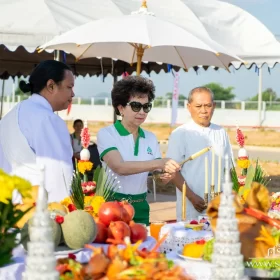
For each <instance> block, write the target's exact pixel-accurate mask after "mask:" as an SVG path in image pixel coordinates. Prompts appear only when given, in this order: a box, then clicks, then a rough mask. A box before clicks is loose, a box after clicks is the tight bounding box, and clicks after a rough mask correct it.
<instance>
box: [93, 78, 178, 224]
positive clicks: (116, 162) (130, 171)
mask: <svg viewBox="0 0 280 280" xmlns="http://www.w3.org/2000/svg"><path fill="white" fill-rule="evenodd" d="M154 92H155V87H154V85H153V83H152V81H150V80H149V79H146V78H143V77H140V76H129V77H126V78H124V79H122V80H120V81H118V82H117V83H116V84H115V85H114V87H113V89H112V104H113V107H114V109H115V112H116V114H117V115H119V116H121V117H122V120H121V121H119V120H118V121H116V123H115V124H113V125H111V126H108V127H105V128H102V129H101V130H100V131H99V132H98V134H97V146H98V150H99V154H100V158H101V160H102V161H103V162H104V163H105V164H106V165H107V166H108V167H109V168H110V169H111V170H112V171H113V172H114V173H116V174H118V180H119V181H120V186H121V188H120V189H119V191H120V192H117V193H115V194H114V197H112V198H111V200H118V201H121V200H127V201H128V202H130V203H131V204H132V205H133V207H134V209H135V216H134V221H135V222H137V223H144V224H146V225H149V213H150V207H149V204H148V202H147V200H146V197H147V178H148V173H149V172H150V171H154V170H163V171H164V172H165V173H164V174H163V175H162V177H161V179H164V181H165V182H167V181H168V180H169V179H170V180H171V179H172V178H173V177H174V176H175V173H176V172H177V171H178V170H180V166H179V165H178V163H176V162H175V161H174V160H171V159H167V158H165V159H161V153H160V148H159V144H158V141H157V139H156V136H155V135H154V134H153V133H152V132H149V131H146V130H144V129H142V128H141V127H140V125H141V124H142V123H143V122H144V121H145V120H146V118H147V115H148V113H149V112H150V110H151V109H152V103H151V102H152V100H153V99H154V97H155V94H154Z"/></svg>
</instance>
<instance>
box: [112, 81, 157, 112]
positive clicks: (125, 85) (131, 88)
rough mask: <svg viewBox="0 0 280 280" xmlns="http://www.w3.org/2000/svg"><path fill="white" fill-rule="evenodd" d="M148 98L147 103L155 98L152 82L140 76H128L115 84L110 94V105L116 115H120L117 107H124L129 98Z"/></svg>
mask: <svg viewBox="0 0 280 280" xmlns="http://www.w3.org/2000/svg"><path fill="white" fill-rule="evenodd" d="M135 96H137V97H143V96H144V97H145V96H148V100H149V102H151V101H152V100H153V99H154V98H155V86H154V84H153V82H152V81H151V80H149V79H147V78H144V77H141V76H128V77H125V78H123V79H122V80H120V81H118V82H116V83H115V85H114V87H113V89H112V92H111V97H112V105H113V107H114V109H115V112H116V114H117V115H120V112H119V110H118V106H119V105H122V106H124V107H125V106H126V105H127V103H128V102H129V100H130V98H131V97H135Z"/></svg>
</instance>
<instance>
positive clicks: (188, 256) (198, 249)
mask: <svg viewBox="0 0 280 280" xmlns="http://www.w3.org/2000/svg"><path fill="white" fill-rule="evenodd" d="M205 244H206V241H205V240H204V239H201V240H198V241H195V242H193V243H189V244H186V245H185V246H184V248H183V250H182V251H179V252H177V255H178V256H179V257H180V258H182V259H185V260H192V261H202V260H203V258H202V256H203V252H204V247H205Z"/></svg>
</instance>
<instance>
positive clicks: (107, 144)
mask: <svg viewBox="0 0 280 280" xmlns="http://www.w3.org/2000/svg"><path fill="white" fill-rule="evenodd" d="M97 147H98V151H99V154H100V158H101V160H102V158H103V157H104V155H106V154H107V153H108V152H110V151H112V150H118V151H119V152H120V154H121V156H122V158H123V160H124V161H147V160H154V159H157V158H161V153H160V147H159V144H158V141H157V138H156V136H155V135H154V134H153V133H152V132H149V131H147V130H143V129H142V128H140V127H139V130H138V138H137V139H136V141H134V139H133V135H132V134H130V133H129V132H128V131H127V130H126V129H125V127H124V126H123V125H122V123H121V122H120V121H116V123H115V124H113V125H110V126H107V127H104V128H102V129H100V130H99V132H98V133H97ZM117 176H118V180H119V181H120V186H121V188H120V190H119V192H120V193H124V194H141V193H145V192H147V177H148V172H143V173H139V174H134V175H128V176H120V175H117Z"/></svg>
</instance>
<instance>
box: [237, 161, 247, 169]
mask: <svg viewBox="0 0 280 280" xmlns="http://www.w3.org/2000/svg"><path fill="white" fill-rule="evenodd" d="M237 165H238V166H239V167H240V168H242V169H247V168H248V167H249V166H250V160H248V159H238V160H237Z"/></svg>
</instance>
